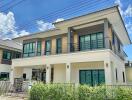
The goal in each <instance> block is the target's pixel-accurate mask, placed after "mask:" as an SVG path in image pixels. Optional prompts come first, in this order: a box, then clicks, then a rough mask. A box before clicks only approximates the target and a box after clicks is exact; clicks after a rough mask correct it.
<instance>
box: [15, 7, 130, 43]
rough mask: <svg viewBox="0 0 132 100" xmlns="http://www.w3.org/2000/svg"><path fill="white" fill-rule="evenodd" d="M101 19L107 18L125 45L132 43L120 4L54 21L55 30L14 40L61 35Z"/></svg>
mask: <svg viewBox="0 0 132 100" xmlns="http://www.w3.org/2000/svg"><path fill="white" fill-rule="evenodd" d="M101 19H107V20H108V21H109V22H110V23H111V24H112V26H113V29H114V31H115V33H116V34H117V36H118V37H119V39H120V40H122V44H123V45H128V44H131V40H130V37H129V35H128V32H127V30H126V27H125V24H124V21H123V19H122V17H121V14H120V12H119V9H118V6H113V7H110V8H106V9H103V10H99V11H96V12H93V13H89V14H86V15H82V16H78V17H74V18H71V19H67V20H64V21H61V22H57V23H54V25H55V27H56V29H54V30H50V31H46V32H40V33H36V34H32V35H28V36H23V37H18V38H15V39H13V40H15V41H17V42H22V41H23V40H26V39H32V38H44V37H50V36H54V35H60V34H64V33H67V32H68V28H69V27H75V26H77V25H81V24H84V23H90V22H94V21H96V20H101Z"/></svg>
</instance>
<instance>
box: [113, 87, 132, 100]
mask: <svg viewBox="0 0 132 100" xmlns="http://www.w3.org/2000/svg"><path fill="white" fill-rule="evenodd" d="M114 92H115V99H116V100H132V88H128V87H117V88H115V91H114Z"/></svg>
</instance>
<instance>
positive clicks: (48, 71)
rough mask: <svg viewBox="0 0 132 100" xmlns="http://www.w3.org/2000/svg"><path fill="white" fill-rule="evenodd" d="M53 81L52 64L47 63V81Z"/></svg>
mask: <svg viewBox="0 0 132 100" xmlns="http://www.w3.org/2000/svg"><path fill="white" fill-rule="evenodd" d="M50 82H51V65H50V64H47V65H46V83H50Z"/></svg>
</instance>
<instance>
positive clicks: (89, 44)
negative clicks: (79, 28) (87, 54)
mask: <svg viewBox="0 0 132 100" xmlns="http://www.w3.org/2000/svg"><path fill="white" fill-rule="evenodd" d="M79 44H80V51H82V50H90V49H99V48H104V38H103V33H102V32H99V33H92V34H88V35H83V36H80V38H79Z"/></svg>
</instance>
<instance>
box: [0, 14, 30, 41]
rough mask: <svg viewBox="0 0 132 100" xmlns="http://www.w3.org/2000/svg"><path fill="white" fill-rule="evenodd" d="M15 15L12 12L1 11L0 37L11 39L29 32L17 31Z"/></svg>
mask: <svg viewBox="0 0 132 100" xmlns="http://www.w3.org/2000/svg"><path fill="white" fill-rule="evenodd" d="M15 23H16V22H15V17H14V14H13V13H12V12H9V13H7V14H5V13H2V12H0V39H11V38H15V37H18V36H23V35H27V34H29V32H26V31H25V30H22V31H20V32H18V31H16V26H15Z"/></svg>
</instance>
